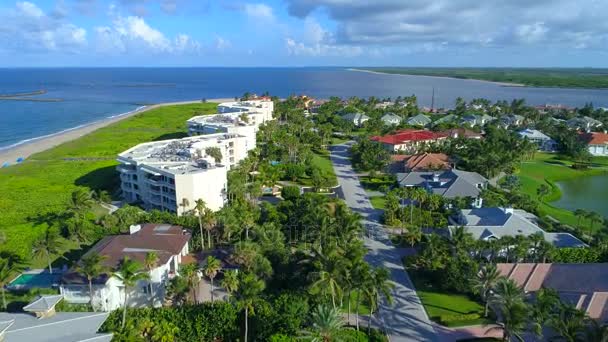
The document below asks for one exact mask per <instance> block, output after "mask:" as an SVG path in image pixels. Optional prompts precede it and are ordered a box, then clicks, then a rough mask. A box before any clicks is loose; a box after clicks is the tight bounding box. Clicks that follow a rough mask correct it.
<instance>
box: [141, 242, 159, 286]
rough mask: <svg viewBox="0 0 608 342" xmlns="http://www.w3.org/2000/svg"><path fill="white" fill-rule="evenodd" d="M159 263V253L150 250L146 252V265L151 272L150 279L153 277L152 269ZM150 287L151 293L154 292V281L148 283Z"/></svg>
mask: <svg viewBox="0 0 608 342" xmlns="http://www.w3.org/2000/svg"><path fill="white" fill-rule="evenodd" d="M157 264H158V254H157V253H156V252H148V253H146V257H145V259H144V267H145V268H146V270H148V273H149V274H150V279H152V270H154V269H155V268H156V265H157ZM148 287H149V289H150V295H151V294H152V281H150V283H149V284H148Z"/></svg>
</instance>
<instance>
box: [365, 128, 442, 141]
mask: <svg viewBox="0 0 608 342" xmlns="http://www.w3.org/2000/svg"><path fill="white" fill-rule="evenodd" d="M445 137H446V135H445V134H443V133H436V132H432V131H427V130H422V129H405V130H401V131H397V132H396V133H395V134H389V135H384V136H374V137H372V138H371V139H372V140H374V141H378V142H381V143H383V144H389V145H399V144H403V143H406V142H410V141H413V142H416V141H433V140H437V139H442V138H445Z"/></svg>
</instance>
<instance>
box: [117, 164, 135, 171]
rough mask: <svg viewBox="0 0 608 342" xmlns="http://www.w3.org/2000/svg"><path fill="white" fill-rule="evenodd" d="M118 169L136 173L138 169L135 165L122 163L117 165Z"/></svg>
mask: <svg viewBox="0 0 608 342" xmlns="http://www.w3.org/2000/svg"><path fill="white" fill-rule="evenodd" d="M116 170H117V171H118V172H121V173H136V172H137V170H136V168H135V166H134V165H125V164H121V165H118V166H117V167H116Z"/></svg>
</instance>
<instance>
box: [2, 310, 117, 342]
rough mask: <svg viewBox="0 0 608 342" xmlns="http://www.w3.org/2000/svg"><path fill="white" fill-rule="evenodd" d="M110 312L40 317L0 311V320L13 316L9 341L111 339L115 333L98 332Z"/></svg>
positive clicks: (36, 341) (70, 341) (58, 341)
mask: <svg viewBox="0 0 608 342" xmlns="http://www.w3.org/2000/svg"><path fill="white" fill-rule="evenodd" d="M108 315H109V312H101V313H99V312H96V313H95V312H58V313H57V314H55V315H54V316H52V317H48V318H44V319H38V318H36V317H34V316H32V315H30V314H24V313H17V314H9V313H5V312H0V325H1V324H2V323H1V322H7V321H11V320H14V323H13V324H12V325H11V326H10V327H9V328H8V329H7V330H6V332H5V341H6V342H84V341H95V342H101V341H110V340H111V339H112V334H97V330H98V329H99V327H100V326H101V325H102V324H103V322H104V321H105V320H106V319H107V318H108Z"/></svg>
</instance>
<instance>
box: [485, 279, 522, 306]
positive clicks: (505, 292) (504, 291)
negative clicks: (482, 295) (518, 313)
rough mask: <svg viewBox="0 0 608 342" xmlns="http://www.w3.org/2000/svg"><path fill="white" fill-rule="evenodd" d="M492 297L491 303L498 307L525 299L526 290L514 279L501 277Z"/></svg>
mask: <svg viewBox="0 0 608 342" xmlns="http://www.w3.org/2000/svg"><path fill="white" fill-rule="evenodd" d="M492 292H493V293H492V296H491V297H490V304H492V305H495V306H498V307H507V306H510V305H512V304H513V303H516V302H523V301H524V292H523V290H522V288H521V287H519V286H518V285H517V284H516V283H515V282H514V281H513V280H512V279H507V278H500V279H499V280H498V281H497V282H496V285H495V286H494V289H493V290H492Z"/></svg>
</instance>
